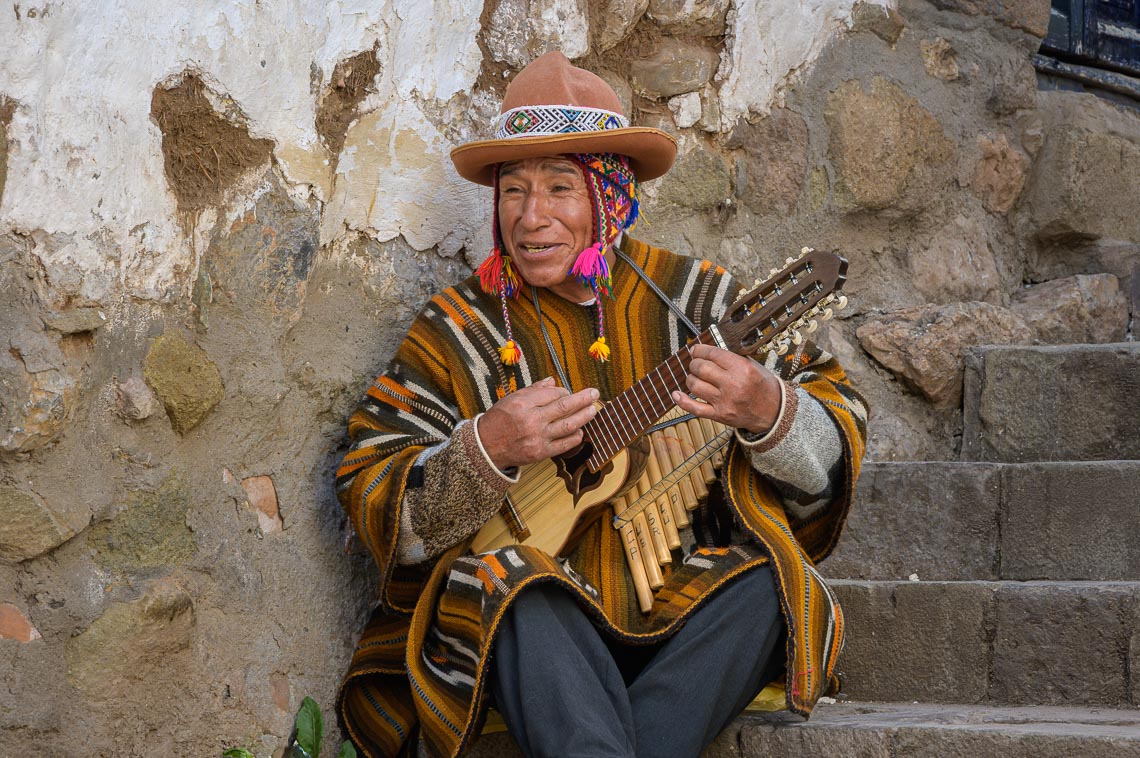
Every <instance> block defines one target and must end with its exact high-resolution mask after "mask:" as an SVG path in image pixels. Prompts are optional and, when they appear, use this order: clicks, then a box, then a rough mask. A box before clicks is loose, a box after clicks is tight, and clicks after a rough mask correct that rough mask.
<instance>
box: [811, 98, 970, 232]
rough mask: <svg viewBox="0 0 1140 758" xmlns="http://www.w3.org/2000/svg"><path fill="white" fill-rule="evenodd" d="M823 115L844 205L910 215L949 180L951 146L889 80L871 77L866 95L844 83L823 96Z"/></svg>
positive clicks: (928, 117)
mask: <svg viewBox="0 0 1140 758" xmlns="http://www.w3.org/2000/svg"><path fill="white" fill-rule="evenodd" d="M825 116H826V118H827V124H828V127H829V128H830V130H831V135H830V140H829V146H828V154H829V155H830V157H831V160H832V162H833V163H834V164H835V168H836V174H837V176H838V179H839V184H838V188H837V189H838V190H839V197H840V199H841V201H842V202H843V203H844V204H845V205H849V206H857V207H860V208H866V209H868V210H885V209H887V208H890V209H892V211H894V212H896V213H903V214H906V213H913V212H916V211H918V210H921V209H922V208H923V207H925V205H926V203H928V202H929V200H930V198H931V197H932V196H933V195H936V194H937V193H938V190H939V189H940V188H941V187H942V186H943V185H944V184H945V183H946V182H947V181H949V179H950V177H951V173H952V169H953V165H954V157H955V155H956V152H957V151H956V148H955V145H954V143H953V142H952V141H950V140H949V139H947V138H946V135H945V134H944V133H943V130H942V126H941V124H939V122H938V119H936V118H935V117H934V115H933V114H932V113H930V111H928V110H926V109H925V108H923V107H922V105H920V104H919V102H918V100H917V99H915V98H913V97H911V96H910V95H908V94H907V93H906V92H905V91H904V90H903V89H902V88H901V87H899V86H898V85H897V84H895V83H894V82H891V81H888V80H887V79H885V78H883V77H881V76H876V77H875V78H874V79H873V80H872V82H871V91H870V92H866V91H865V90H864V88H863V84H862V83H861V82H859V81H847V82H844V83H843V84H841V85H840V86H839V87H838V88H836V89H835V90H834V91H832V92H831V93H830V95H829V96H828V99H827V110H826V113H825Z"/></svg>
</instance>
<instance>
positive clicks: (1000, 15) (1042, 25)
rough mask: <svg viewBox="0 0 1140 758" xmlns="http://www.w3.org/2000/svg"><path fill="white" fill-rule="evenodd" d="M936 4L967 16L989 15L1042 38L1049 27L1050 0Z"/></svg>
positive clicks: (941, 0)
mask: <svg viewBox="0 0 1140 758" xmlns="http://www.w3.org/2000/svg"><path fill="white" fill-rule="evenodd" d="M934 5H935V6H936V7H938V8H941V9H943V10H948V11H954V12H955V13H962V14H965V15H967V16H989V17H990V18H992V19H994V20H995V21H999V22H1001V23H1002V24H1005V25H1006V26H1008V27H1010V28H1013V29H1021V30H1023V31H1026V32H1029V33H1030V34H1032V35H1033V36H1034V37H1040V38H1042V39H1044V37H1045V32H1046V31H1047V30H1048V27H1049V0H934Z"/></svg>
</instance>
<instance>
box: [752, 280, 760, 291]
mask: <svg viewBox="0 0 1140 758" xmlns="http://www.w3.org/2000/svg"><path fill="white" fill-rule="evenodd" d="M761 284H762V282H761V281H760V278H759V277H757V278H756V281H754V282H752V289H756V288H757V287H759V286H760V285H761Z"/></svg>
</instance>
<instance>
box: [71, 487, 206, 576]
mask: <svg viewBox="0 0 1140 758" xmlns="http://www.w3.org/2000/svg"><path fill="white" fill-rule="evenodd" d="M189 511H190V493H189V490H188V488H187V486H186V483H185V482H183V481H182V480H181V479H180V478H178V477H177V476H170V477H168V478H167V479H166V480H165V481H164V482H163V483H162V485H161V486H160V487H159V489H158V491H157V492H142V491H140V492H133V493H131V494H130V495H129V496H128V497H127V500H126V507H125V508H124V509H123V510H122V512H120V513H119V515H117V516H116V517H115V518H114V519H112V520H110V521H106V522H103V523H101V524H97V525H96V526H94V527H92V528H91V530H90V532H89V534H88V537H87V544H89V545H91V546H93V547H94V548H95V561H96V562H97V563H98V564H99V565H100V566H101V567H102V568H104V569H106V570H110V571H120V572H136V571H145V570H147V569H156V568H160V567H166V566H173V565H178V564H180V563H185V562H186V561H187V560H189V558H190V557H191V556H192V555H193V554H194V550H195V549H196V548H197V542H196V540H195V537H194V532H192V531H191V530H190V528H189V527H188V526H187V525H186V518H187V515H188V513H189Z"/></svg>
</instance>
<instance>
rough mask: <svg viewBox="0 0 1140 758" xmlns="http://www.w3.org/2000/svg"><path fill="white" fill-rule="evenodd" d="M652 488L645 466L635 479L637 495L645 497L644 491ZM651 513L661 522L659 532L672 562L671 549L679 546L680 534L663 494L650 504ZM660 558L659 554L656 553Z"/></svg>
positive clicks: (647, 467) (647, 469)
mask: <svg viewBox="0 0 1140 758" xmlns="http://www.w3.org/2000/svg"><path fill="white" fill-rule="evenodd" d="M652 488H653V481H652V480H651V479H650V477H649V466H648V465H647V466H646V467H645V471H643V472H642V473H641V478H640V479H638V480H637V492H638V496H639V497H645V493H647V492H649V490H651V489H652ZM652 506H653V509H654V511H653V513H654V515H655V516H658V517H659V519H658V523H659V524H661V532H662V534H664V535H665V547H666V549H667V550H668V551H669V561H668V562H670V563H671V562H672V559H673V556H672V551H673V550H674V549H675V548H679V547H681V535H680V534H678V533H677V525H676V524H674V523H673V509H672V508H671V507H669V500H668V499H667V498H666V497H665V496H664V495H661V496H659V497H658V498H657V499H656V500H655V501H654V502H653V504H652ZM658 557H659V558H660V557H661V556H660V555H658Z"/></svg>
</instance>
